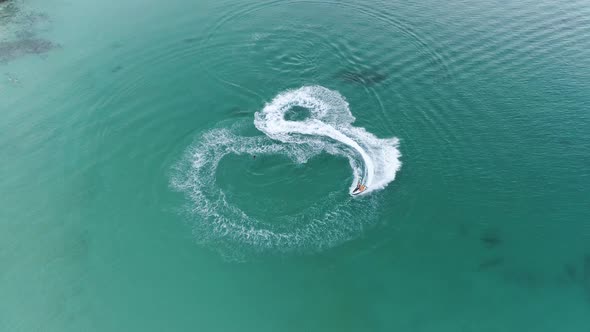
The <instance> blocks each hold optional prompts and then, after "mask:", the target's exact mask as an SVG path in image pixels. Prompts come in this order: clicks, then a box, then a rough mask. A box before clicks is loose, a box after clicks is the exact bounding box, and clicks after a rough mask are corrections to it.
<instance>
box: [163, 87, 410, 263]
mask: <svg viewBox="0 0 590 332" xmlns="http://www.w3.org/2000/svg"><path fill="white" fill-rule="evenodd" d="M294 107H303V108H305V109H307V110H309V117H307V118H306V119H304V120H302V121H288V120H285V114H286V112H287V111H289V110H291V109H292V108H294ZM354 121H355V118H354V116H353V115H352V113H351V111H350V109H349V105H348V103H347V102H346V100H345V99H344V97H342V96H341V95H340V94H339V93H338V92H336V91H332V90H329V89H326V88H324V87H321V86H306V87H302V88H299V89H295V90H288V91H285V92H283V93H280V94H279V95H277V96H276V97H275V98H274V99H273V100H272V101H270V102H269V103H267V104H266V105H265V107H264V108H263V109H262V110H261V111H259V112H257V113H256V114H255V116H254V125H255V126H256V128H258V129H259V130H260V131H261V132H263V133H264V134H265V135H260V136H254V137H251V136H242V135H239V134H238V133H236V132H235V131H236V130H232V129H226V128H218V129H213V130H210V131H208V132H206V133H205V134H203V135H202V136H201V137H200V138H199V139H198V140H197V141H195V143H194V144H193V145H192V146H191V147H190V148H189V149H187V151H186V153H185V155H184V158H183V159H182V160H181V161H180V162H179V163H178V164H177V165H175V168H174V173H173V176H172V180H171V185H172V187H173V188H175V189H176V190H179V191H182V192H184V193H185V194H186V196H187V198H188V204H187V213H188V215H189V220H190V222H191V223H192V225H193V234H194V236H195V238H196V239H197V241H198V242H200V243H202V244H206V245H212V246H214V247H215V248H216V249H218V250H219V251H221V252H223V253H224V254H229V255H232V256H234V255H243V254H244V253H245V252H248V251H253V252H261V251H273V252H291V251H304V252H310V251H320V250H323V249H326V248H330V247H333V246H335V245H337V244H340V243H342V242H344V241H347V240H350V239H353V238H355V237H357V236H358V235H359V234H360V233H361V232H362V230H363V229H364V228H365V227H366V225H367V224H371V223H373V222H374V221H375V220H377V211H378V206H379V203H378V202H379V200H378V199H377V197H378V196H376V195H367V196H366V197H365V198H363V199H353V198H351V197H350V196H349V194H350V193H351V192H352V190H353V189H354V188H355V186H356V182H357V181H360V180H362V181H363V183H364V184H365V185H366V186H367V190H366V191H365V192H364V193H363V194H365V193H368V192H371V191H373V192H374V191H376V190H379V189H382V188H384V187H385V186H387V185H388V184H389V183H390V182H391V181H393V180H394V179H395V174H396V172H397V170H398V169H399V168H400V167H401V163H400V161H399V157H400V154H399V151H398V150H397V145H398V140H397V139H396V138H385V139H384V138H378V137H376V136H375V135H373V134H371V133H369V132H367V131H366V130H365V129H364V128H360V127H355V126H353V125H352V123H353V122H354ZM322 153H327V154H330V155H334V156H343V157H346V158H347V159H348V161H349V164H350V166H351V168H352V171H353V182H352V184H351V185H350V188H349V194H343V193H342V191H333V192H329V193H327V194H326V197H325V198H324V199H322V200H320V201H317V202H314V203H312V204H311V205H309V206H308V207H306V208H305V209H303V210H302V211H300V212H297V213H294V214H290V215H281V216H279V217H275V218H274V220H262V219H257V218H255V217H253V216H250V215H248V214H247V213H246V212H245V211H244V210H242V209H241V208H240V207H239V206H238V204H235V203H233V202H232V201H231V200H228V199H227V197H226V193H225V192H224V191H223V190H222V188H221V187H220V186H219V185H218V184H217V181H216V172H217V168H218V166H219V163H220V161H221V160H222V159H223V158H224V157H225V156H227V155H230V154H233V155H244V154H246V155H271V156H272V155H276V156H287V157H288V158H290V159H291V160H292V161H293V162H294V163H297V164H302V163H306V162H307V161H308V160H309V159H310V158H312V157H314V156H317V155H319V154H322Z"/></svg>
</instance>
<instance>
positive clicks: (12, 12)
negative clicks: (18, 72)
mask: <svg viewBox="0 0 590 332" xmlns="http://www.w3.org/2000/svg"><path fill="white" fill-rule="evenodd" d="M48 21H49V19H48V17H47V15H45V14H42V13H37V12H31V11H27V10H24V9H22V8H21V6H20V2H17V1H13V0H4V1H0V62H2V63H6V62H8V61H12V60H16V59H18V58H21V57H24V56H27V55H41V54H45V53H47V52H49V51H51V50H52V49H54V48H56V47H58V45H57V44H55V43H54V42H52V41H49V40H46V39H43V38H41V37H39V36H38V34H39V31H40V30H41V29H40V26H39V25H40V24H41V23H43V22H48Z"/></svg>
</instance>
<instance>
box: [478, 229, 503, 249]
mask: <svg viewBox="0 0 590 332" xmlns="http://www.w3.org/2000/svg"><path fill="white" fill-rule="evenodd" d="M480 240H481V243H482V244H483V245H484V246H486V247H487V248H495V247H497V246H499V245H500V244H502V239H501V238H500V234H499V232H498V231H493V230H488V231H486V232H484V233H483V234H482V235H481V237H480Z"/></svg>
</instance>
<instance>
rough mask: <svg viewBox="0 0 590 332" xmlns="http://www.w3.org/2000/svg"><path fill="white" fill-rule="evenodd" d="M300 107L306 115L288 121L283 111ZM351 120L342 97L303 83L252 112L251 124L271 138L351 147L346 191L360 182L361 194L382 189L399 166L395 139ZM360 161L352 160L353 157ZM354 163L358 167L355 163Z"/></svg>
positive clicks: (347, 107) (398, 154)
mask: <svg viewBox="0 0 590 332" xmlns="http://www.w3.org/2000/svg"><path fill="white" fill-rule="evenodd" d="M296 106H299V107H303V108H306V109H308V110H309V111H310V116H309V117H308V118H307V119H304V120H302V121H289V120H286V119H285V113H286V112H287V111H289V110H290V109H292V108H293V107H296ZM354 121H355V118H354V116H353V115H352V113H351V112H350V108H349V105H348V103H347V102H346V100H345V99H344V97H342V96H341V95H340V94H339V93H338V92H336V91H332V90H329V89H326V88H324V87H321V86H306V87H302V88H299V89H296V90H289V91H286V92H283V93H281V94H279V95H278V96H276V97H275V98H274V99H273V100H272V101H271V102H270V103H268V104H267V105H266V106H265V107H264V109H263V110H262V111H260V112H257V113H256V115H255V120H254V125H255V126H256V128H258V129H259V130H260V131H262V132H264V133H265V134H266V135H267V136H269V137H270V138H272V139H274V140H278V141H281V142H283V143H295V144H297V143H307V142H308V141H309V139H310V138H317V137H325V138H329V139H331V140H334V141H336V142H339V143H341V144H343V145H346V146H347V147H349V148H351V149H352V151H354V152H355V154H356V155H352V154H349V155H347V157H349V160H351V165H352V166H353V173H354V181H353V183H352V184H351V186H350V190H351V192H352V190H353V189H354V188H355V187H356V183H357V182H358V181H362V182H363V183H364V184H365V185H366V186H367V190H366V191H365V193H368V192H371V191H374V190H378V189H383V188H384V187H385V186H387V184H389V183H390V182H391V181H393V180H394V179H395V174H396V172H397V171H398V170H399V168H400V166H401V162H400V161H399V157H400V153H399V151H398V149H397V146H398V140H397V138H389V139H380V138H377V137H376V136H375V135H373V134H371V133H369V132H367V131H366V130H365V129H364V128H358V127H354V126H352V123H353V122H354ZM357 157H358V158H360V159H361V160H362V163H360V164H358V163H355V162H354V160H355V158H357ZM357 165H358V166H357Z"/></svg>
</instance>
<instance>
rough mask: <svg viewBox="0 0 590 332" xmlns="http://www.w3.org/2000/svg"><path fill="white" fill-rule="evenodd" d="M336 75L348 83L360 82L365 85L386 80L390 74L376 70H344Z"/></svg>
mask: <svg viewBox="0 0 590 332" xmlns="http://www.w3.org/2000/svg"><path fill="white" fill-rule="evenodd" d="M336 77H337V78H338V79H339V80H341V81H343V82H347V83H353V84H359V85H363V86H373V85H376V84H379V83H381V82H383V81H385V80H386V79H387V78H388V77H389V76H388V75H386V74H384V73H381V72H379V71H376V70H368V69H364V70H360V71H357V70H348V69H346V70H342V71H340V72H339V73H338V74H336Z"/></svg>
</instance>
